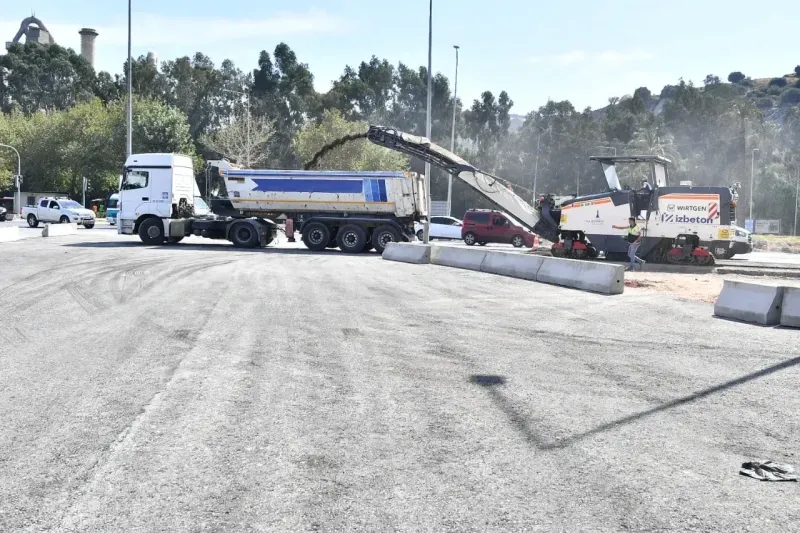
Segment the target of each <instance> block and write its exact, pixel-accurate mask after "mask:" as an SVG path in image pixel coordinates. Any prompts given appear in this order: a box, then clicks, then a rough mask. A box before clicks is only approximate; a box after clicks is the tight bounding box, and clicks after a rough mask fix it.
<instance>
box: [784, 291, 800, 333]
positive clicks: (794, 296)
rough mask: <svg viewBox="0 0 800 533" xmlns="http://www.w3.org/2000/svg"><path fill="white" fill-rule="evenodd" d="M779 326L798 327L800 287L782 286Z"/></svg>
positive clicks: (799, 323)
mask: <svg viewBox="0 0 800 533" xmlns="http://www.w3.org/2000/svg"><path fill="white" fill-rule="evenodd" d="M780 324H781V326H790V327H793V328H800V287H784V288H783V303H782V305H781V321H780Z"/></svg>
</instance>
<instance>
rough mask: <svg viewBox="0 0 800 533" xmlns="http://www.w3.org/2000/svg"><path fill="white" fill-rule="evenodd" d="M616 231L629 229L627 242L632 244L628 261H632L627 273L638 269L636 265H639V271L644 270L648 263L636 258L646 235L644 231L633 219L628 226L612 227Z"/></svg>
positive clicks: (630, 219)
mask: <svg viewBox="0 0 800 533" xmlns="http://www.w3.org/2000/svg"><path fill="white" fill-rule="evenodd" d="M611 227H612V228H614V229H627V230H628V233H627V235H625V238H626V240H627V241H628V242H629V243H630V246H629V247H628V259H630V260H631V264H630V266H629V267H628V268H626V269H625V271H626V272H627V271H630V270H633V269H635V268H636V264H637V263H639V270H641V269H642V266H644V264H645V263H647V261H645V260H644V259H641V258H639V257H636V252H637V251H639V245H640V244H641V243H642V236H643V235H644V231H643V230H642V229H641V228H640V227H639V225H638V224H636V219H635V218H634V217H631V218H629V219H628V226H627V227H626V226H611Z"/></svg>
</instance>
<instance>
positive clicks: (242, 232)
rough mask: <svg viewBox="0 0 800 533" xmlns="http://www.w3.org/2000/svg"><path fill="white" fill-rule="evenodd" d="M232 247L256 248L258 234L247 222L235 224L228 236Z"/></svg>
mask: <svg viewBox="0 0 800 533" xmlns="http://www.w3.org/2000/svg"><path fill="white" fill-rule="evenodd" d="M228 235H229V238H230V240H231V242H232V243H233V245H234V246H237V247H239V248H255V247H256V246H258V233H257V232H256V229H255V228H254V227H253V226H252V225H250V224H248V223H247V222H237V223H236V224H234V225H233V227H232V228H231V232H230V233H229V234H228Z"/></svg>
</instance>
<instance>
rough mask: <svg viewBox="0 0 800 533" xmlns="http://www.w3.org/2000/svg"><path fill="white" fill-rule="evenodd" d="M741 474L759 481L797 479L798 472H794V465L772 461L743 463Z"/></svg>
mask: <svg viewBox="0 0 800 533" xmlns="http://www.w3.org/2000/svg"><path fill="white" fill-rule="evenodd" d="M739 474H741V475H743V476H748V477H751V478H753V479H757V480H759V481H797V474H795V473H794V467H793V466H792V465H787V464H780V463H773V462H772V461H764V462H759V461H752V462H748V463H742V468H741V470H739Z"/></svg>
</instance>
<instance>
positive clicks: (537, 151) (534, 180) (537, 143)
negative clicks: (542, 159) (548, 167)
mask: <svg viewBox="0 0 800 533" xmlns="http://www.w3.org/2000/svg"><path fill="white" fill-rule="evenodd" d="M541 142H542V134H541V133H540V134H539V138H538V139H537V140H536V164H535V165H534V167H533V192H532V193H531V194H532V195H533V198H532V201H533V205H536V178H537V177H538V175H539V145H540V144H541Z"/></svg>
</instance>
